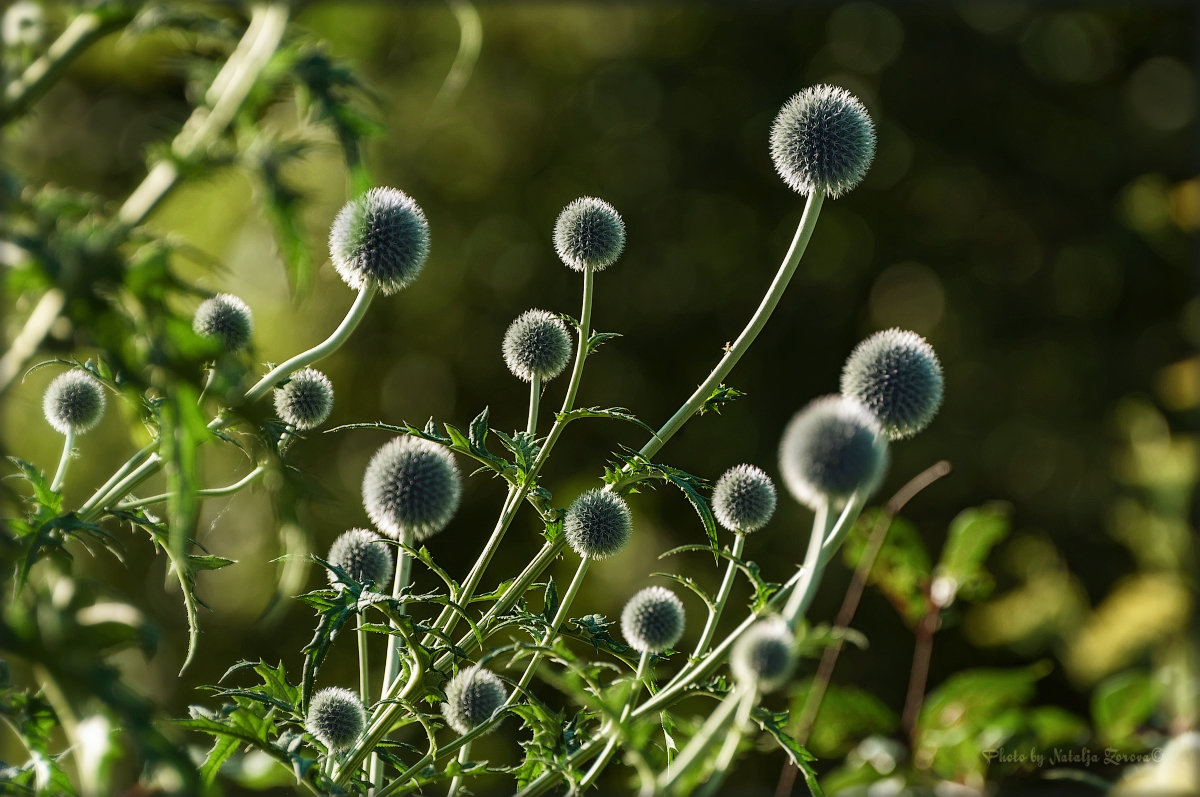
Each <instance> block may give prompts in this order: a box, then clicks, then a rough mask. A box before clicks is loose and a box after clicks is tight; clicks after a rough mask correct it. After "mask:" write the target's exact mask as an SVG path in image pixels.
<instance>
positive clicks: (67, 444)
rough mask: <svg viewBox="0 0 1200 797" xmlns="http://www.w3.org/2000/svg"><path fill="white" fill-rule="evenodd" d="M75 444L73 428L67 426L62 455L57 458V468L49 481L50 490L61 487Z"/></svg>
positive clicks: (58, 489)
mask: <svg viewBox="0 0 1200 797" xmlns="http://www.w3.org/2000/svg"><path fill="white" fill-rule="evenodd" d="M74 445H75V429H74V428H70V427H69V428H68V429H67V434H66V439H65V440H64V441H63V451H62V457H60V458H59V460H58V470H57V471H55V473H54V481H52V482H50V492H52V493H57V492H58V491H60V490H61V489H62V485H63V481H64V480H65V479H66V478H67V467H68V466H69V465H70V464H71V448H72V447H73V446H74Z"/></svg>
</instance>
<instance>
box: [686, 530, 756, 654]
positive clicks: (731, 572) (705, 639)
mask: <svg viewBox="0 0 1200 797" xmlns="http://www.w3.org/2000/svg"><path fill="white" fill-rule="evenodd" d="M745 548H746V533H745V532H744V531H737V532H734V536H733V550H732V551H730V554H731V555H732V557H733V558H732V559H730V560H729V562H728V566H727V567H726V568H725V578H724V580H722V581H721V588H720V589H719V590H717V598H716V600H715V601H714V602H713V608H712V609H710V610H709V612H708V622H707V623H705V624H704V631H702V632H701V634H700V641H699V642H697V643H696V649H695V650H693V651H692V658H693V659H698V658H700V657H701V656H702V655H704V651H706V650H708V644H709V643H710V642H712V638H713V634H715V633H716V632H717V622H718V621H719V620H720V619H721V612H723V611H724V610H725V602H726V601H728V600H729V593H730V592H732V591H733V579H734V576H736V575H737V565H736V564H734V559H741V558H742V551H744V550H745Z"/></svg>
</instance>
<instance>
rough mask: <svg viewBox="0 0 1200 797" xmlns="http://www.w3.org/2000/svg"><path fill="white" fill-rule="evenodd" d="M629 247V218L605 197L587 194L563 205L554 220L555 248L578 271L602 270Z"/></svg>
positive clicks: (563, 260) (565, 261)
mask: <svg viewBox="0 0 1200 797" xmlns="http://www.w3.org/2000/svg"><path fill="white" fill-rule="evenodd" d="M624 248H625V222H624V221H622V220H621V214H619V213H617V209H616V208H614V207H613V206H612V205H610V204H608V203H607V202H605V201H604V200H603V199H596V198H595V197H591V196H585V197H581V198H579V199H576V200H575V201H574V202H572V203H571V204H569V205H567V206H566V207H565V208H563V211H562V213H560V214H558V221H556V222H555V223H554V249H555V250H556V251H557V252H558V256H559V258H561V259H562V262H564V263H566V264H567V265H568V266H570V267H571V268H573V269H575V270H576V271H583V270H584V269H586V268H587V267H589V266H590V267H591V269H592V270H593V271H602V270H604V269H606V268H608V267H609V266H611V265H612V264H613V263H615V262H616V260H617V258H618V257H620V256H621V250H623V249H624Z"/></svg>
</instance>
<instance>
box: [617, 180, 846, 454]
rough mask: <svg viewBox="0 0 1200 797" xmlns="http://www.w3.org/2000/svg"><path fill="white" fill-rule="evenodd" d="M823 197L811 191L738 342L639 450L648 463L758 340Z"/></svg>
mask: <svg viewBox="0 0 1200 797" xmlns="http://www.w3.org/2000/svg"><path fill="white" fill-rule="evenodd" d="M824 199H825V195H824V193H823V192H822V191H821V190H820V189H814V190H813V192H812V193H811V194H809V195H808V200H807V201H806V202H805V204H804V215H802V216H801V217H800V225H799V226H798V227H797V228H796V235H795V237H794V238H792V245H791V247H789V248H788V251H787V255H786V256H785V257H784V259H783V263H782V264H781V265H780V266H779V271H778V273H776V274H775V279H774V281H773V282H772V283H771V287H770V289H768V291H767V293H766V295H765V296H763V299H762V302H761V303H760V304H759V306H758V309H757V310H756V311H755V312H754V315H752V316H751V317H750V321H749V322H748V323H747V324H746V328H745V329H743V330H742V334H740V335H738V338H737V340H735V341H734V342H733V345H732V346H730V347H729V350H728V351H726V352H725V356H724V357H722V358H721V361H720V362H718V363H717V367H716V368H714V369H713V370H712V373H710V374H709V375H708V378H707V379H705V380H704V382H703V383H702V384H701V385H700V387H698V388H696V392H695V393H693V394H692V397H691V398H689V399H688V400H687V402H685V403H684V405H683V406H682V407H680V408H679V409H678V410H677V411H676V412H675V414H674V415H672V416H671V418H670V420H668V421H667V422H666V423H665V424H663V426H662V428H661V429H659V430H658V432H657V433H656V434H655V435H654V437H652V438H651V439H650V440H648V441H647V442H646V445H644V446H642V450H641V452H640V453H641V455H642V456H643V457H645V458H647V459H650V458H652V457H653V456H654V455H655V454H657V453H658V450H659V449H660V448H662V447H663V446H664V445H665V444H666V442H667V441H668V440H670V439H671V438H672V437H673V436H674V435H675V433H676V432H678V431H679V430H680V428H682V427H683V425H684V424H685V423H687V421H688V419H689V418H691V417H692V416H693V415H695V414H696V413H697V412H699V411H700V410H701V409H702V408H703V407H704V402H705V401H707V400H708V397H709V396H711V395H712V392H713V390H715V389H716V387H717V386H718V385H719V384H721V382H722V381H723V380H724V379H725V377H727V376H728V375H729V372H730V371H732V370H733V367H734V366H735V365H737V363H738V360H740V359H741V358H742V355H743V354H745V353H746V351H747V350H748V349H749V348H750V344H752V343H753V342H754V339H755V338H757V337H758V333H759V332H761V331H762V329H763V327H765V326H766V325H767V320H768V319H770V317H771V313H772V312H774V310H775V307H776V305H778V304H779V300H780V298H781V297H782V296H783V293H784V291H785V290H787V286H788V283H789V282H790V281H791V279H792V275H793V274H795V273H796V267H797V266H798V265H799V264H800V258H801V257H803V255H804V250H805V248H806V247H807V246H808V241H809V239H810V238H811V237H812V233H813V229H815V228H816V226H817V216H819V215H820V214H821V204H822V203H823V202H824Z"/></svg>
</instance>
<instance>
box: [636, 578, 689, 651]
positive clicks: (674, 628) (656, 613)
mask: <svg viewBox="0 0 1200 797" xmlns="http://www.w3.org/2000/svg"><path fill="white" fill-rule="evenodd" d="M621 633H622V634H623V635H624V637H625V641H626V642H628V643H629V647H631V648H633V649H634V650H636V651H637V652H638V653H661V652H663V651H664V650H666V649H667V648H669V647H672V646H673V645H674V644H675V643H676V642H678V641H679V638H680V637H681V636H683V603H682V602H681V601H680V600H679V598H677V597H675V593H674V592H671V590H669V589H666V588H664V587H646V588H645V589H643V590H641V591H640V592H638V593H637V594H636V595H634V596H633V597H632V598H630V599H629V601H628V602H627V603H626V604H625V609H624V610H623V611H622V612H621Z"/></svg>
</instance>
